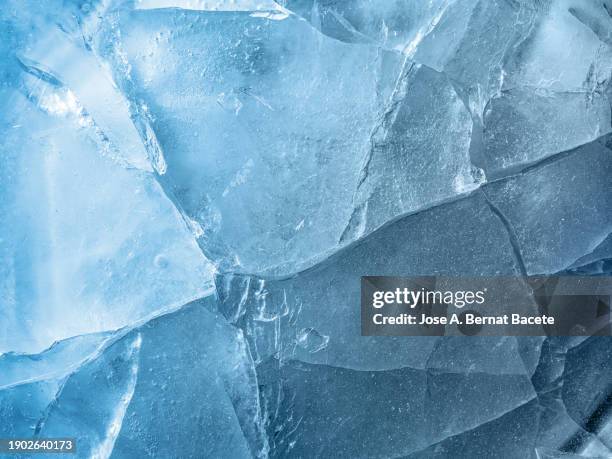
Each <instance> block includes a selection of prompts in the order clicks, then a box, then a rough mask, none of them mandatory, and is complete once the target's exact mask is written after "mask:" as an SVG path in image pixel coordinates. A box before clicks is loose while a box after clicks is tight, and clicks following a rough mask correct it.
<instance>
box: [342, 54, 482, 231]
mask: <svg viewBox="0 0 612 459" xmlns="http://www.w3.org/2000/svg"><path fill="white" fill-rule="evenodd" d="M405 65H406V68H405V70H404V72H403V73H402V75H401V76H400V79H399V80H398V83H397V86H396V89H395V91H394V94H393V96H392V97H393V99H392V101H391V102H390V103H389V106H388V107H389V108H388V111H387V112H386V113H385V114H384V115H383V118H382V121H381V124H380V125H378V126H376V128H375V129H374V132H373V134H372V136H371V138H370V145H369V151H368V153H367V156H366V160H365V164H364V166H363V169H362V172H361V173H362V176H361V179H360V182H359V187H358V191H357V195H356V197H355V206H356V210H355V213H354V214H353V216H352V218H351V222H350V224H349V226H348V228H347V229H346V230H345V233H344V235H343V237H344V238H345V239H346V238H347V237H348V238H349V240H353V239H355V238H357V237H359V236H361V235H362V234H368V233H370V232H371V231H372V230H374V229H376V228H377V227H379V226H381V225H383V224H384V223H386V222H387V221H390V220H392V219H393V218H394V217H396V216H399V215H402V214H405V213H408V212H415V211H417V210H420V209H422V208H426V207H428V206H431V205H433V204H437V203H440V202H442V201H444V200H445V199H449V198H451V197H455V196H456V195H458V194H461V193H466V192H469V191H472V190H474V189H475V188H477V187H478V186H479V185H480V184H481V183H482V182H483V181H484V177H482V175H481V174H478V175H477V177H474V175H472V171H473V167H472V165H471V163H470V156H469V148H470V139H471V133H472V120H471V118H470V114H469V112H468V111H467V109H466V108H465V106H464V105H463V103H462V102H461V100H460V99H459V97H458V96H457V94H456V93H455V90H454V89H453V87H452V85H451V83H450V81H449V80H448V79H447V78H446V77H445V76H444V75H443V74H440V73H438V72H436V71H434V70H431V69H429V68H427V67H424V66H419V65H414V64H411V63H410V62H409V61H407V62H406V63H405ZM475 175H476V174H475Z"/></svg>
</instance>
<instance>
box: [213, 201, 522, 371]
mask: <svg viewBox="0 0 612 459" xmlns="http://www.w3.org/2000/svg"><path fill="white" fill-rule="evenodd" d="M449 222H452V223H451V224H450V226H449ZM407 236H409V237H408V239H407V238H406V237H407ZM372 273H376V274H377V275H394V276H398V275H399V276H415V275H431V274H447V275H453V274H456V275H474V276H479V275H495V274H498V275H501V274H507V275H517V274H519V273H520V266H519V262H518V260H517V259H516V258H515V252H514V250H513V247H512V244H511V241H510V239H509V237H508V234H507V231H506V229H505V227H504V225H503V223H502V222H501V221H500V219H499V218H498V217H497V216H496V215H495V214H494V213H493V212H491V210H490V208H489V206H488V204H487V203H486V201H485V200H484V198H483V197H482V196H481V195H474V196H471V197H470V198H467V199H464V200H461V201H459V202H454V203H452V204H446V205H442V206H439V207H436V208H434V209H430V210H429V211H425V212H422V213H420V214H416V215H412V216H408V217H404V218H403V219H401V220H399V221H397V222H394V223H392V224H390V225H388V226H386V227H385V228H382V229H380V230H378V231H376V232H374V233H373V234H371V235H369V236H368V237H367V238H365V239H364V240H363V241H362V242H361V243H359V244H354V245H352V246H350V247H348V248H346V249H344V250H343V251H341V252H340V253H337V254H335V255H334V256H332V257H330V258H329V259H327V260H325V261H323V262H322V263H320V264H319V265H317V266H316V267H314V268H313V269H310V270H306V271H304V272H302V273H300V274H299V275H297V276H292V277H290V278H287V279H270V280H266V279H262V278H258V277H255V276H252V277H248V276H239V275H235V274H220V275H219V276H218V277H217V278H216V282H215V283H216V287H217V292H218V293H217V294H218V297H219V301H220V309H221V311H222V312H223V314H224V315H225V316H226V317H227V318H228V319H229V320H232V321H234V322H235V323H236V324H237V325H239V326H240V327H241V328H242V329H243V330H244V331H245V333H246V337H247V339H248V340H249V342H250V344H251V352H252V353H253V356H254V358H255V360H256V361H257V362H260V361H263V360H265V359H266V358H268V357H270V356H273V355H278V356H279V358H280V359H281V361H283V360H284V359H297V360H303V361H305V362H310V363H325V364H329V365H336V366H342V367H348V368H356V369H367V370H382V369H389V368H398V367H404V366H410V367H413V368H423V367H424V366H425V365H426V364H427V362H430V363H431V362H438V361H437V360H431V359H430V354H431V352H432V348H434V347H435V346H437V345H436V341H437V338H428V337H419V338H418V339H410V338H405V337H402V338H400V339H395V338H390V337H360V334H361V330H360V310H359V307H358V305H359V302H360V283H359V279H360V276H363V275H367V274H372ZM515 287H516V295H529V294H530V293H529V289H528V288H527V287H526V286H525V285H522V284H521V283H520V282H519V281H517V284H516V286H515ZM526 301H528V300H526ZM262 311H263V313H262ZM261 317H268V318H269V319H270V320H268V321H262V320H261ZM304 329H314V330H316V331H317V333H319V334H320V335H322V336H328V337H329V341H328V343H327V346H326V347H325V348H324V349H321V350H320V351H319V352H315V353H312V352H309V350H308V348H304V347H301V346H295V343H296V341H299V339H300V337H302V336H303V330H304ZM355 337H359V339H355ZM501 343H502V344H500V347H499V349H498V351H499V352H500V353H502V354H504V355H505V357H504V358H503V359H500V358H497V357H495V356H494V355H495V354H494V353H491V354H490V353H487V355H489V354H490V355H491V358H490V359H489V358H486V359H485V358H483V357H482V354H479V356H480V363H479V365H480V364H481V365H483V368H482V371H485V368H489V369H490V371H493V370H492V368H495V369H496V370H495V371H499V362H500V361H504V362H506V365H507V368H508V371H510V368H512V369H513V370H512V371H520V372H521V373H523V372H524V371H525V365H524V362H523V360H522V358H521V352H519V349H518V347H517V343H516V342H515V341H512V340H511V341H503V340H502V341H501ZM457 346H458V347H461V346H472V347H473V346H474V344H473V340H472V341H461V340H458V341H457ZM443 349H445V347H444V346H441V347H440V350H441V351H442V350H443ZM460 354H461V353H460ZM461 355H464V356H468V355H472V354H471V352H467V351H465V352H463V353H462V354H461ZM511 359H514V360H516V362H515V364H512V365H510V363H509V361H510V360H511ZM468 361H469V359H466V360H461V359H457V360H456V364H457V366H462V365H464V364H465V365H468V363H467V362H468ZM442 364H443V363H442V362H440V363H436V365H442Z"/></svg>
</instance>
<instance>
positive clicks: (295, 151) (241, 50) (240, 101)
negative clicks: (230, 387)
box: [102, 10, 484, 275]
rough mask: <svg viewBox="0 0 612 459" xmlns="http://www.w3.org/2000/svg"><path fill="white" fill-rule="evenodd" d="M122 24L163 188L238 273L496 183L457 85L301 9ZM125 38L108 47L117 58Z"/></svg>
mask: <svg viewBox="0 0 612 459" xmlns="http://www.w3.org/2000/svg"><path fill="white" fill-rule="evenodd" d="M119 21H120V26H121V31H122V33H121V36H120V37H117V40H118V42H119V43H118V44H117V47H118V48H119V49H121V50H122V53H123V54H122V56H124V57H125V58H126V59H127V62H128V63H129V68H130V73H129V75H127V74H126V72H118V71H116V72H115V75H117V78H118V80H119V84H120V85H125V88H127V90H126V92H127V93H128V95H129V97H130V100H139V101H142V102H143V103H144V104H146V106H147V107H148V110H149V111H150V113H151V116H152V119H153V124H152V125H153V127H154V129H155V132H156V135H157V139H158V141H159V143H160V145H161V148H162V149H163V151H164V155H165V159H166V163H167V166H168V168H167V172H166V174H165V175H164V176H163V177H161V178H160V180H161V183H162V185H163V186H164V189H165V190H166V191H167V193H168V195H169V196H172V198H173V199H174V200H175V202H176V203H177V205H178V206H179V207H180V208H181V209H182V210H184V212H185V213H186V214H187V215H188V217H189V218H190V219H192V220H193V221H195V222H197V224H198V225H199V227H200V228H202V234H201V237H200V238H199V243H200V246H201V247H202V249H203V250H204V252H205V253H206V255H207V256H209V257H210V258H212V259H214V260H215V261H217V262H219V264H220V265H221V269H223V270H227V271H230V270H231V271H239V272H247V273H270V274H278V275H281V274H288V273H293V272H296V271H299V270H300V269H304V268H306V267H308V266H311V265H312V264H314V263H316V262H317V261H318V260H320V259H322V258H324V257H325V256H327V255H328V254H330V253H332V252H333V251H335V250H337V249H338V248H339V245H344V244H347V243H350V242H351V241H352V240H354V239H355V238H357V237H361V236H363V235H366V234H367V233H368V232H370V231H372V230H373V229H374V228H376V227H378V226H381V225H383V224H384V223H386V222H387V221H389V220H392V219H394V218H397V217H399V216H401V215H403V214H405V213H409V212H414V211H416V210H420V209H422V208H425V207H427V206H430V205H432V204H435V203H438V202H440V201H442V200H445V199H448V198H449V197H452V196H456V195H458V194H461V193H465V192H468V191H470V190H472V189H474V188H475V187H477V186H479V185H480V184H481V183H482V181H483V180H484V177H483V176H482V173H479V174H478V173H477V174H476V175H477V177H474V176H473V175H472V165H471V163H470V161H469V155H468V151H469V145H470V136H471V128H472V121H471V117H470V114H469V112H468V111H467V110H466V109H465V107H464V105H463V103H462V102H461V100H460V98H459V97H458V95H457V94H456V93H455V91H454V89H453V86H452V84H451V82H450V81H449V80H448V79H447V78H446V77H445V76H444V75H442V74H440V73H438V72H435V71H433V70H431V69H428V68H426V67H420V66H418V65H416V66H413V64H412V63H411V62H410V61H407V60H406V59H405V58H404V56H401V55H399V54H398V53H395V52H389V51H385V50H382V49H380V48H378V47H376V46H373V45H359V46H353V45H350V44H346V43H342V42H338V41H336V40H333V39H330V38H328V37H326V36H322V35H321V34H319V33H318V32H317V31H316V30H314V29H313V28H312V27H311V26H310V25H309V24H307V23H306V22H305V21H303V20H299V19H298V18H296V17H294V16H290V17H288V18H287V19H286V20H283V21H269V20H266V19H264V18H254V17H251V16H248V15H244V14H239V13H236V12H195V11H189V12H188V11H184V10H147V11H144V10H141V11H138V12H136V13H132V14H129V15H127V14H125V15H121V16H120V17H119ZM170 24H172V27H170ZM117 47H116V48H117ZM116 48H110V47H106V48H104V49H107V50H108V49H110V50H111V52H108V51H107V52H106V54H104V53H102V54H103V55H104V56H105V58H106V59H108V61H109V62H111V63H115V64H113V65H114V66H115V68H116V67H117V65H116V63H117V62H118V60H119V59H118V56H117V55H116V53H115V54H113V52H112V50H113V49H116ZM162 67H163V69H164V71H163V72H161V71H159V69H161V68H162ZM409 69H410V70H409ZM128 80H129V81H130V83H129V84H127V83H126V82H127V81H128ZM122 82H123V83H122ZM373 131H374V136H372V132H373ZM364 162H365V163H366V164H368V165H367V167H365V169H367V170H364ZM386 174H394V175H392V176H390V177H387V178H385V175H386ZM360 181H361V182H363V183H361V185H360ZM358 188H359V189H358ZM314 190H316V192H314ZM366 207H367V211H365V210H364V209H365V208H366ZM355 209H356V210H355ZM353 214H354V215H353ZM362 214H363V215H362ZM351 215H353V217H351ZM349 221H350V222H351V223H350V224H349ZM361 221H363V222H365V223H363V224H362V223H361ZM347 224H348V225H349V229H348V231H345V230H346V229H347ZM353 227H355V228H356V230H354V229H353ZM343 235H344V236H343ZM339 241H341V242H340V243H339Z"/></svg>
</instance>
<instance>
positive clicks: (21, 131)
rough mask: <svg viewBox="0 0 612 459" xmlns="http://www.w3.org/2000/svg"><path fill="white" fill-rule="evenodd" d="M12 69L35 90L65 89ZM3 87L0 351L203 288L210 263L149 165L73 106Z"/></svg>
mask: <svg viewBox="0 0 612 459" xmlns="http://www.w3.org/2000/svg"><path fill="white" fill-rule="evenodd" d="M22 76H23V78H24V80H23V81H25V82H27V83H28V84H31V85H34V86H36V85H38V86H39V89H40V91H38V92H37V93H36V94H43V93H44V94H46V95H47V97H50V96H52V95H54V94H57V99H56V100H57V101H61V100H63V99H62V97H64V96H66V94H67V93H66V92H64V91H62V90H59V92H55V91H56V90H55V89H54V88H53V87H52V86H51V85H49V84H48V83H46V82H44V81H42V80H36V81H32V79H33V77H32V76H30V75H29V74H27V73H23V72H22ZM7 93H8V94H7V95H8V98H7V99H2V100H3V101H4V104H3V105H5V108H6V107H9V106H10V107H11V110H4V111H3V112H2V113H3V115H4V116H3V121H2V132H3V133H4V144H3V147H2V161H1V162H0V177H1V179H2V183H3V187H2V188H3V189H2V192H1V194H0V209H1V213H2V215H3V218H4V224H3V225H1V226H0V254H1V256H0V272H1V273H2V275H3V279H4V280H3V282H2V283H0V293H1V298H2V299H1V300H0V316H1V317H2V321H1V322H0V352H5V351H9V350H14V351H23V352H38V351H40V350H42V349H44V348H45V347H47V346H49V345H50V344H51V343H53V342H54V341H57V340H60V339H63V338H67V337H70V336H75V335H80V334H83V333H89V332H96V331H103V330H110V329H116V328H119V327H122V326H124V325H126V324H131V323H134V322H136V321H139V320H142V319H144V318H146V317H147V316H149V315H151V314H153V313H158V312H160V311H163V310H165V309H168V308H172V307H176V306H178V305H180V304H182V303H183V302H185V301H189V300H191V299H193V298H195V297H199V296H201V295H202V294H204V293H205V292H206V291H207V290H208V289H210V287H211V284H210V281H211V273H212V266H211V265H210V264H209V263H208V261H207V260H206V259H205V258H204V256H203V255H202V253H201V251H200V250H199V248H198V246H197V244H196V243H195V240H194V239H193V237H192V235H191V234H190V232H189V231H188V229H187V227H186V225H185V223H184V221H183V219H182V217H181V215H180V214H179V212H178V211H177V210H176V209H175V208H174V207H173V205H172V203H171V202H170V201H169V200H168V199H167V198H166V196H165V195H164V193H163V191H162V190H161V188H160V186H159V185H158V183H157V182H156V181H155V179H154V178H153V176H152V175H151V174H149V173H146V172H144V171H139V170H138V169H126V168H125V167H123V165H121V164H119V163H117V162H116V161H115V159H114V158H113V157H112V156H109V155H107V154H106V150H105V146H104V143H103V142H101V141H100V138H99V136H98V133H97V132H96V130H95V129H94V128H93V127H92V126H90V125H88V124H87V123H85V124H83V123H81V117H80V114H79V112H77V113H72V112H66V113H54V112H53V111H49V110H40V109H39V108H43V109H44V107H36V106H35V105H34V104H33V103H32V102H36V101H37V100H38V101H39V100H40V99H32V100H31V101H29V100H27V99H26V98H25V97H23V96H22V95H21V94H20V93H19V92H16V91H7ZM26 318H27V320H26Z"/></svg>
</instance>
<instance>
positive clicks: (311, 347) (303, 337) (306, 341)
mask: <svg viewBox="0 0 612 459" xmlns="http://www.w3.org/2000/svg"><path fill="white" fill-rule="evenodd" d="M296 338H297V340H296V343H297V345H298V346H300V347H302V348H304V349H306V350H307V351H308V352H311V353H313V354H314V353H315V352H319V351H320V350H322V349H325V348H326V347H327V343H328V342H329V336H323V335H321V334H320V333H319V332H318V331H316V330H315V329H314V328H303V329H302V330H300V331H299V332H298V334H297V337H296Z"/></svg>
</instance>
